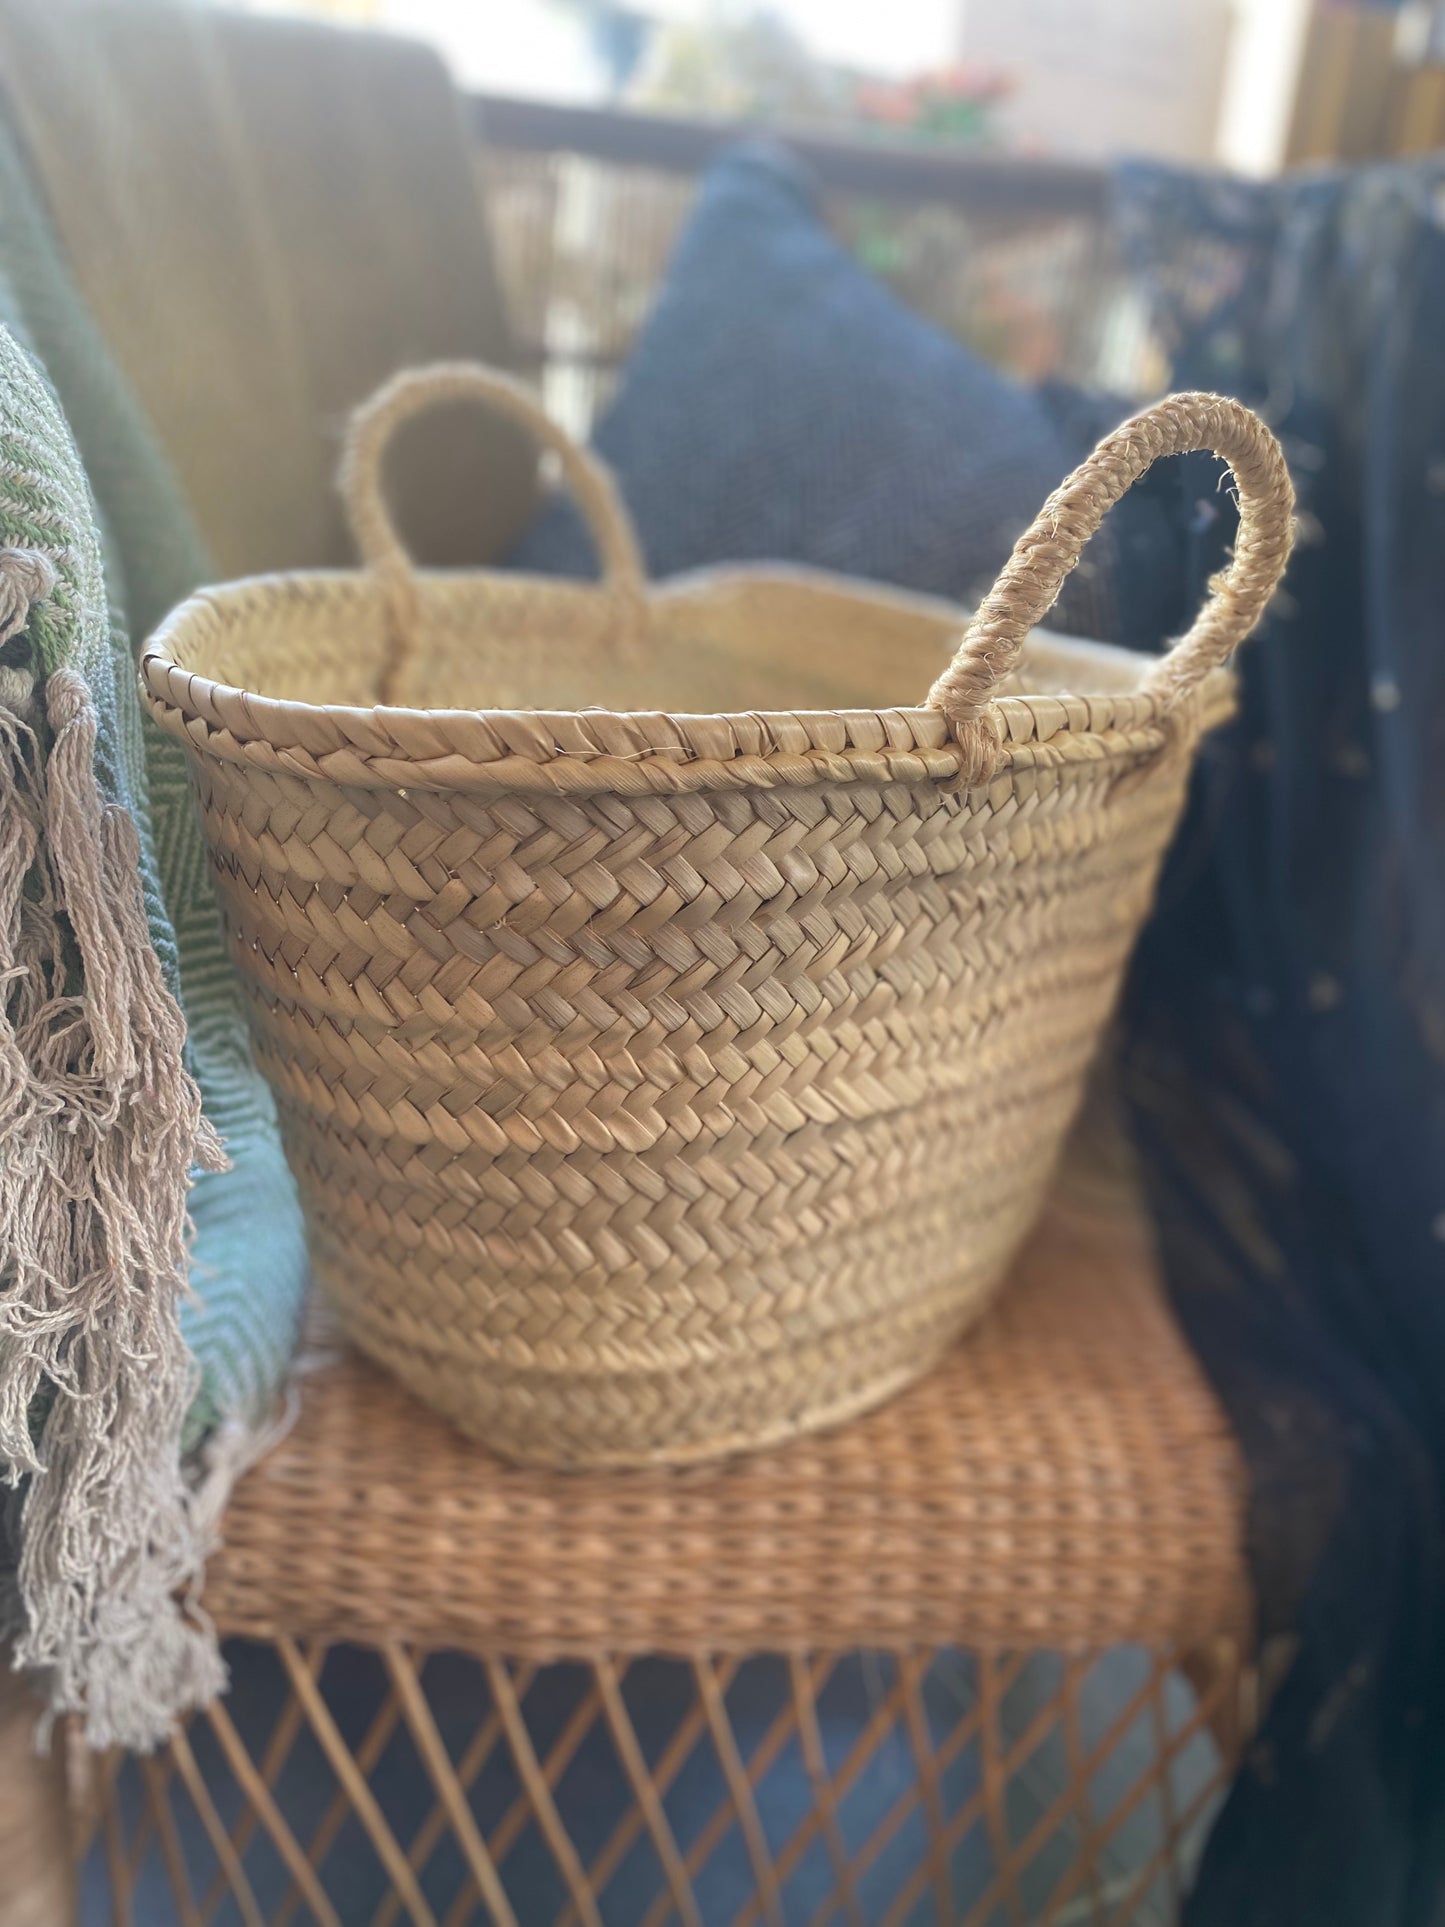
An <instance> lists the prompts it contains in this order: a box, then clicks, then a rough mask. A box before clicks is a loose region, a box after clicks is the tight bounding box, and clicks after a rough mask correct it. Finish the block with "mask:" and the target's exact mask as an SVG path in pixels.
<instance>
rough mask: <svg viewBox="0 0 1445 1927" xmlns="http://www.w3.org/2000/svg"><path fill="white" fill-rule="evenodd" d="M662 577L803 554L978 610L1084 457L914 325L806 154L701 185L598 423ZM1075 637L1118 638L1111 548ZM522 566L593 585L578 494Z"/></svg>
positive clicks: (1063, 613)
mask: <svg viewBox="0 0 1445 1927" xmlns="http://www.w3.org/2000/svg"><path fill="white" fill-rule="evenodd" d="M595 446H596V448H597V450H598V452H599V453H600V454H601V455H603V456H604V457H605V458H606V460H607V461H608V462H609V463H610V464H611V465H612V467H613V469H614V470H615V471H616V473H617V475H618V477H619V479H620V481H621V483H622V487H623V492H624V494H625V495H626V498H627V501H628V503H629V505H630V507H631V509H632V513H633V516H634V518H635V520H636V523H637V528H638V533H639V535H640V536H641V539H642V545H643V549H644V552H645V554H646V557H647V561H648V565H649V568H650V570H651V572H652V573H653V574H654V575H657V576H663V575H671V574H674V573H676V572H677V571H679V570H684V569H690V568H696V567H700V566H703V565H705V564H710V563H715V562H726V561H768V560H786V561H790V562H802V563H809V564H812V565H814V566H816V567H819V568H826V569H835V570H838V571H840V572H843V573H846V574H850V575H858V576H867V577H871V578H873V579H875V580H878V581H884V582H891V583H894V584H896V585H898V586H900V587H904V588H909V589H918V590H926V591H930V592H932V593H935V594H940V595H946V596H952V597H955V598H958V599H960V600H964V601H974V600H976V599H977V598H978V596H979V595H981V594H982V593H983V591H984V590H985V589H986V588H987V587H988V586H989V584H990V582H991V581H992V580H993V577H994V576H995V574H996V573H997V571H998V569H999V567H1000V566H1001V564H1002V563H1003V562H1004V561H1005V560H1006V558H1007V556H1008V553H1009V549H1010V547H1011V546H1012V544H1013V541H1014V539H1015V537H1016V536H1017V535H1018V534H1019V533H1020V531H1021V530H1022V529H1023V528H1024V527H1026V526H1027V524H1028V523H1029V521H1030V520H1031V519H1032V517H1033V516H1034V514H1035V513H1036V511H1037V510H1038V508H1039V507H1040V505H1041V504H1042V502H1043V500H1044V498H1045V497H1046V496H1047V495H1048V493H1049V492H1050V490H1052V489H1053V488H1054V487H1056V486H1057V484H1058V483H1059V481H1060V480H1061V479H1062V478H1063V476H1064V475H1065V474H1066V473H1067V471H1068V470H1069V469H1070V468H1071V467H1072V466H1073V464H1074V461H1075V460H1077V458H1078V455H1079V454H1080V453H1081V452H1082V451H1081V450H1080V449H1078V448H1077V447H1074V446H1071V445H1070V438H1069V436H1068V435H1067V433H1066V432H1065V431H1064V430H1062V429H1061V427H1060V426H1059V425H1058V424H1057V423H1056V421H1055V418H1054V414H1053V413H1051V411H1050V408H1049V407H1048V406H1047V405H1046V404H1045V401H1044V399H1043V398H1041V397H1040V396H1039V395H1038V394H1037V393H1035V392H1034V391H1032V390H1030V389H1027V388H1024V387H1022V386H1020V385H1019V384H1018V383H1017V382H1014V381H1011V380H1010V379H1008V378H1007V377H1006V376H1004V375H1002V374H1000V373H999V372H998V371H997V370H996V369H994V368H992V367H990V366H989V365H988V363H986V362H984V361H982V360H980V359H979V357H978V356H976V355H973V354H971V353H970V352H969V351H968V350H967V349H966V348H964V347H963V346H961V345H960V344H959V343H958V342H957V341H955V340H953V339H952V338H951V337H949V336H948V335H945V334H943V333H941V332H940V331H939V330H938V329H937V328H934V327H932V326H930V325H929V324H928V323H927V322H925V321H923V320H921V319H920V318H919V317H918V316H917V315H915V314H913V313H911V312H910V311H909V310H908V309H907V308H906V307H904V306H903V304H902V303H901V302H900V301H899V300H898V299H897V298H896V297H895V296H894V295H893V294H892V293H891V292H890V291H889V290H888V289H887V288H886V287H884V286H883V285H882V283H881V282H879V281H877V280H875V279H874V278H873V277H872V276H871V275H870V274H869V273H868V272H867V271H866V270H865V269H864V268H862V267H861V266H860V265H859V264H858V263H857V262H856V261H855V260H854V259H853V257H852V256H851V255H850V254H849V253H848V252H847V251H846V250H845V249H844V248H843V247H841V246H840V245H839V243H838V242H837V241H836V240H834V239H833V237H832V235H831V234H829V233H828V231H827V229H826V228H825V227H824V226H823V225H822V223H821V221H820V220H819V218H818V213H817V208H816V205H815V201H814V195H813V192H812V188H811V186H810V182H809V178H808V176H807V175H806V174H805V172H804V171H803V169H802V168H801V167H800V165H799V164H798V163H797V162H795V161H794V160H793V159H792V158H791V157H789V156H788V155H787V154H785V153H783V152H782V151H781V150H775V149H772V148H768V147H763V146H752V145H750V146H747V147H743V148H738V149H734V150H733V151H732V152H730V153H729V154H727V155H725V156H724V157H723V158H722V159H721V160H720V161H719V162H718V163H717V164H716V165H715V166H714V167H713V169H712V170H711V172H710V173H709V174H708V176H707V177H706V179H705V180H704V182H703V185H702V187H701V189H700V191H699V195H698V199H697V203H696V206H695V208H694V210H693V213H692V216H691V219H690V220H689V222H688V224H687V227H686V229H685V230H684V233H683V235H682V238H681V240H680V242H679V244H678V247H677V251H676V254H675V256H674V258H673V261H672V265H671V269H670V271H669V273H668V276H667V280H666V283H665V286H664V287H663V290H662V293H661V295H660V297H659V299H658V302H657V305H656V307H655V309H654V311H653V313H652V315H651V317H650V319H649V320H648V322H647V324H646V325H645V327H644V329H643V331H642V334H641V337H640V339H639V341H638V343H637V346H636V349H635V351H634V353H633V355H632V358H631V360H630V361H629V363H628V365H627V368H626V370H625V372H624V375H623V378H622V381H621V384H620V386H619V389H618V392H617V395H616V398H615V399H614V401H613V403H612V405H611V406H610V408H608V410H607V411H606V413H605V414H604V415H603V416H602V418H601V420H600V422H599V423H598V426H597V429H596V434H595ZM1101 550H1102V552H1101V554H1098V555H1095V556H1093V557H1091V558H1089V559H1087V560H1086V565H1085V570H1084V572H1083V574H1082V576H1081V577H1080V578H1077V579H1076V581H1075V583H1074V584H1073V585H1072V587H1071V589H1070V591H1069V596H1068V601H1067V604H1066V606H1065V607H1064V608H1063V609H1061V610H1060V613H1059V617H1058V618H1056V621H1057V623H1058V626H1060V627H1066V628H1074V629H1077V630H1080V631H1082V632H1084V633H1094V634H1098V633H1101V632H1102V631H1103V630H1104V629H1105V628H1106V627H1108V626H1109V618H1108V614H1107V610H1106V607H1105V605H1106V603H1107V598H1108V589H1107V577H1108V575H1109V569H1108V555H1109V550H1108V548H1107V547H1106V546H1103V545H1101ZM511 560H512V563H513V565H514V566H516V567H518V568H524V569H529V570H534V571H536V572H538V573H540V574H560V575H586V574H590V573H591V571H592V568H593V566H594V565H593V560H592V551H591V545H590V543H589V541H588V539H587V536H586V534H585V531H584V530H583V528H582V526H581V524H580V521H579V519H578V517H577V514H576V512H575V510H574V509H573V508H572V505H571V503H570V502H568V501H566V500H564V499H561V498H559V499H557V500H555V501H553V502H552V503H550V504H549V505H548V506H547V507H546V508H545V509H544V510H543V511H542V513H541V515H540V517H539V518H538V520H537V521H536V522H535V523H534V525H533V526H532V528H531V529H530V530H529V531H528V533H527V534H526V536H525V537H524V538H523V540H522V543H521V545H520V547H519V548H518V549H517V550H516V551H515V552H514V554H513V556H512V558H511Z"/></svg>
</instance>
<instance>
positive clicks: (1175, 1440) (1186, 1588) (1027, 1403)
mask: <svg viewBox="0 0 1445 1927" xmlns="http://www.w3.org/2000/svg"><path fill="white" fill-rule="evenodd" d="M1245 1490H1246V1485H1245V1471H1244V1465H1243V1461H1242V1458H1241V1455H1240V1452H1239V1448H1238V1446H1237V1444H1236V1443H1235V1441H1234V1439H1233V1436H1232V1435H1231V1433H1230V1431H1229V1429H1228V1427H1227V1425H1226V1423H1225V1420H1224V1418H1223V1415H1222V1413H1221V1412H1220V1410H1219V1407H1218V1406H1217V1404H1216V1403H1215V1400H1214V1398H1213V1395H1212V1393H1211V1392H1210V1390H1209V1388H1208V1385H1207V1384H1206V1382H1205V1380H1204V1378H1203V1375H1202V1373H1201V1372H1200V1369H1199V1367H1198V1365H1197V1364H1196V1362H1195V1360H1194V1358H1193V1356H1192V1354H1191V1353H1190V1351H1189V1350H1188V1348H1187V1346H1186V1344H1185V1342H1184V1340H1183V1338H1182V1336H1181V1335H1180V1333H1179V1331H1178V1329H1177V1327H1176V1326H1175V1324H1174V1321H1173V1319H1172V1317H1171V1315H1170V1313H1169V1310H1168V1307H1167V1304H1166V1302H1165V1299H1164V1297H1163V1294H1162V1290H1161V1287H1160V1284H1159V1281H1158V1277H1157V1271H1156V1268H1155V1264H1154V1260H1153V1257H1152V1252H1151V1248H1150V1244H1149V1240H1148V1234H1147V1230H1146V1228H1145V1226H1144V1224H1143V1222H1142V1220H1141V1218H1140V1215H1139V1213H1138V1211H1137V1208H1135V1207H1133V1206H1126V1205H1125V1204H1124V1202H1123V1200H1122V1198H1121V1197H1120V1196H1118V1195H1114V1194H1111V1193H1110V1192H1109V1191H1107V1190H1105V1191H1102V1192H1101V1191H1100V1190H1099V1189H1098V1188H1097V1187H1094V1188H1090V1187H1087V1186H1080V1185H1077V1184H1075V1185H1069V1184H1067V1183H1066V1184H1064V1185H1063V1186H1062V1187H1061V1189H1060V1191H1059V1192H1058V1193H1057V1194H1056V1196H1055V1199H1054V1202H1053V1203H1052V1204H1051V1206H1050V1207H1049V1210H1048V1212H1047V1214H1046V1216H1045V1219H1044V1221H1043V1223H1042V1224H1041V1225H1040V1227H1039V1228H1038V1230H1037V1231H1036V1233H1035V1234H1034V1237H1033V1239H1032V1241H1031V1242H1030V1244H1029V1245H1028V1247H1027V1249H1026V1250H1025V1252H1024V1254H1023V1255H1022V1257H1021V1258H1020V1260H1019V1261H1018V1263H1017V1265H1016V1267H1015V1271H1014V1275H1013V1277H1012V1279H1011V1281H1010V1283H1009V1286H1008V1288H1007V1290H1006V1291H1005V1293H1004V1295H1003V1298H1002V1300H1001V1302H1000V1303H999V1304H998V1305H997V1306H996V1307H995V1309H994V1310H993V1311H992V1312H991V1313H990V1314H989V1316H988V1317H987V1318H986V1320H985V1322H984V1323H983V1324H982V1325H981V1326H980V1327H979V1328H978V1329H977V1330H976V1331H975V1332H974V1333H973V1334H972V1335H971V1336H970V1337H968V1338H967V1339H966V1340H965V1341H964V1342H963V1343H962V1344H961V1345H960V1346H959V1347H958V1349H957V1350H956V1351H955V1352H954V1353H953V1354H952V1355H951V1357H950V1358H949V1359H948V1360H947V1362H946V1363H945V1364H944V1365H943V1366H942V1367H941V1368H940V1369H939V1370H938V1371H936V1372H935V1373H934V1374H933V1375H932V1376H931V1377H929V1378H928V1379H926V1380H924V1381H923V1382H922V1383H920V1384H918V1385H916V1386H914V1387H913V1388H912V1389H911V1390H910V1391H908V1392H906V1393H904V1394H903V1395H902V1396H900V1397H898V1398H896V1399H894V1400H893V1401H892V1402H891V1403H889V1404H888V1405H886V1406H884V1407H883V1408H882V1409H881V1410H879V1411H876V1412H873V1413H871V1414H869V1415H867V1416H865V1417H863V1418H861V1419H856V1420H854V1421H853V1422H851V1423H850V1424H848V1425H846V1426H844V1427H841V1428H839V1429H838V1430H835V1431H832V1432H829V1433H825V1434H823V1435H821V1436H819V1437H816V1438H814V1439H811V1440H804V1441H802V1442H800V1443H794V1444H792V1445H790V1446H788V1447H786V1448H783V1449H779V1450H776V1451H770V1452H764V1453H760V1454H757V1455H754V1456H751V1457H744V1458H739V1459H734V1460H732V1461H729V1462H726V1463H723V1464H721V1465H713V1466H704V1467H694V1468H688V1469H685V1470H675V1469H674V1470H650V1471H641V1472H608V1473H558V1472H549V1471H539V1470H535V1469H533V1470H524V1469H519V1468H516V1467H513V1466H510V1465H507V1464H505V1463H503V1462H502V1461H500V1460H498V1459H496V1458H494V1457H493V1456H491V1455H490V1454H489V1453H488V1452H487V1451H486V1450H485V1449H483V1448H482V1447H479V1446H477V1445H476V1444H474V1443H472V1442H470V1441H468V1440H467V1439H465V1438H464V1437H463V1436H462V1435H461V1434H460V1433H459V1432H456V1431H454V1430H453V1429H452V1428H451V1427H450V1426H449V1425H448V1424H447V1423H446V1422H445V1421H443V1420H441V1419H439V1418H436V1417H434V1416H433V1415H432V1414H431V1413H429V1412H428V1411H426V1410H425V1409H423V1408H422V1407H421V1406H420V1405H418V1404H417V1403H416V1402H415V1401H414V1400H413V1399H412V1398H411V1397H410V1396H409V1395H408V1394H407V1393H405V1392H403V1391H402V1390H401V1389H400V1388H398V1387H396V1386H394V1385H393V1384H392V1383H391V1382H390V1381H389V1380H388V1379H387V1378H386V1377H385V1376H383V1375H382V1374H381V1373H380V1372H378V1371H377V1370H376V1369H375V1368H374V1367H373V1366H371V1365H369V1364H367V1363H366V1362H364V1361H363V1360H361V1359H360V1358H359V1357H357V1356H356V1355H354V1354H352V1353H350V1352H346V1351H338V1352H337V1353H336V1354H335V1355H334V1356H333V1357H332V1358H331V1359H330V1360H329V1362H326V1363H323V1364H322V1365H320V1366H319V1367H318V1368H317V1369H316V1370H314V1371H313V1372H312V1373H310V1374H309V1375H308V1376H306V1377H303V1378H302V1380H301V1381H300V1415H299V1418H298V1419H297V1422H296V1423H295V1425H294V1427H293V1429H292V1430H291V1431H290V1433H289V1435H288V1436H287V1437H286V1438H285V1439H284V1441H283V1442H282V1443H281V1444H280V1445H279V1446H278V1447H277V1448H276V1449H275V1450H274V1451H273V1452H272V1453H271V1454H270V1456H269V1457H268V1458H267V1459H266V1460H265V1461H264V1462H263V1463H262V1464H261V1465H260V1466H259V1467H258V1468H256V1469H255V1470H253V1471H252V1472H251V1473H250V1474H249V1475H248V1476H247V1477H246V1478H245V1479H244V1481H243V1482H242V1483H241V1485H240V1487H239V1489H238V1491H237V1493H236V1495H235V1497H234V1499H233V1501H232V1504H231V1507H230V1510H229V1511H228V1513H227V1515H226V1518H225V1522H224V1545H223V1548H222V1549H221V1551H220V1552H219V1553H218V1555H217V1556H216V1557H215V1559H214V1560H213V1562H212V1565H211V1568H210V1572H209V1576H208V1581H207V1586H206V1592H205V1605H206V1607H207V1608H208V1610H209V1611H210V1612H211V1613H213V1614H214V1616H215V1618H216V1620H217V1621H218V1623H219V1625H220V1627H221V1629H222V1630H223V1631H224V1632H234V1633H246V1634H251V1635H255V1636H260V1637H274V1636H277V1635H283V1634H284V1635H290V1636H293V1637H320V1638H325V1639H327V1640H354V1641H358V1642H362V1643H379V1642H382V1641H385V1640H388V1639H397V1640H401V1641H404V1642H407V1643H409V1644H412V1645H414V1646H416V1647H419V1648H423V1649H432V1648H438V1647H456V1648H461V1649H465V1650H469V1651H473V1652H476V1653H480V1654H483V1655H506V1656H509V1657H514V1658H519V1659H530V1660H536V1661H545V1660H551V1659H557V1658H565V1657H585V1656H590V1655H592V1654H594V1653H596V1652H597V1651H599V1650H607V1651H610V1652H613V1653H643V1652H653V1653H689V1654H690V1653H696V1652H698V1651H715V1652H733V1653H740V1652H749V1651H763V1650H773V1651H785V1650H795V1649H807V1650H808V1651H811V1652H818V1651H822V1650H841V1649H845V1648H853V1647H883V1648H894V1649H898V1648H904V1647H913V1646H941V1645H951V1644H963V1645H969V1646H972V1647H976V1648H987V1647H1019V1646H1031V1647H1048V1648H1070V1647H1081V1646H1102V1645H1109V1644H1114V1643H1122V1642H1129V1641H1139V1642H1144V1643H1148V1644H1151V1645H1156V1646H1159V1645H1168V1644H1171V1643H1176V1642H1177V1643H1178V1644H1180V1645H1181V1646H1185V1647H1188V1646H1192V1645H1198V1644H1201V1643H1204V1642H1206V1641H1208V1640H1210V1639H1211V1638H1213V1637H1214V1636H1216V1635H1218V1634H1233V1635H1239V1634H1245V1635H1247V1632H1248V1627H1249V1621H1250V1611H1251V1602H1250V1592H1249V1586H1248V1581H1247V1578H1246V1573H1245V1567H1244V1557H1243V1515H1244V1504H1245Z"/></svg>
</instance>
